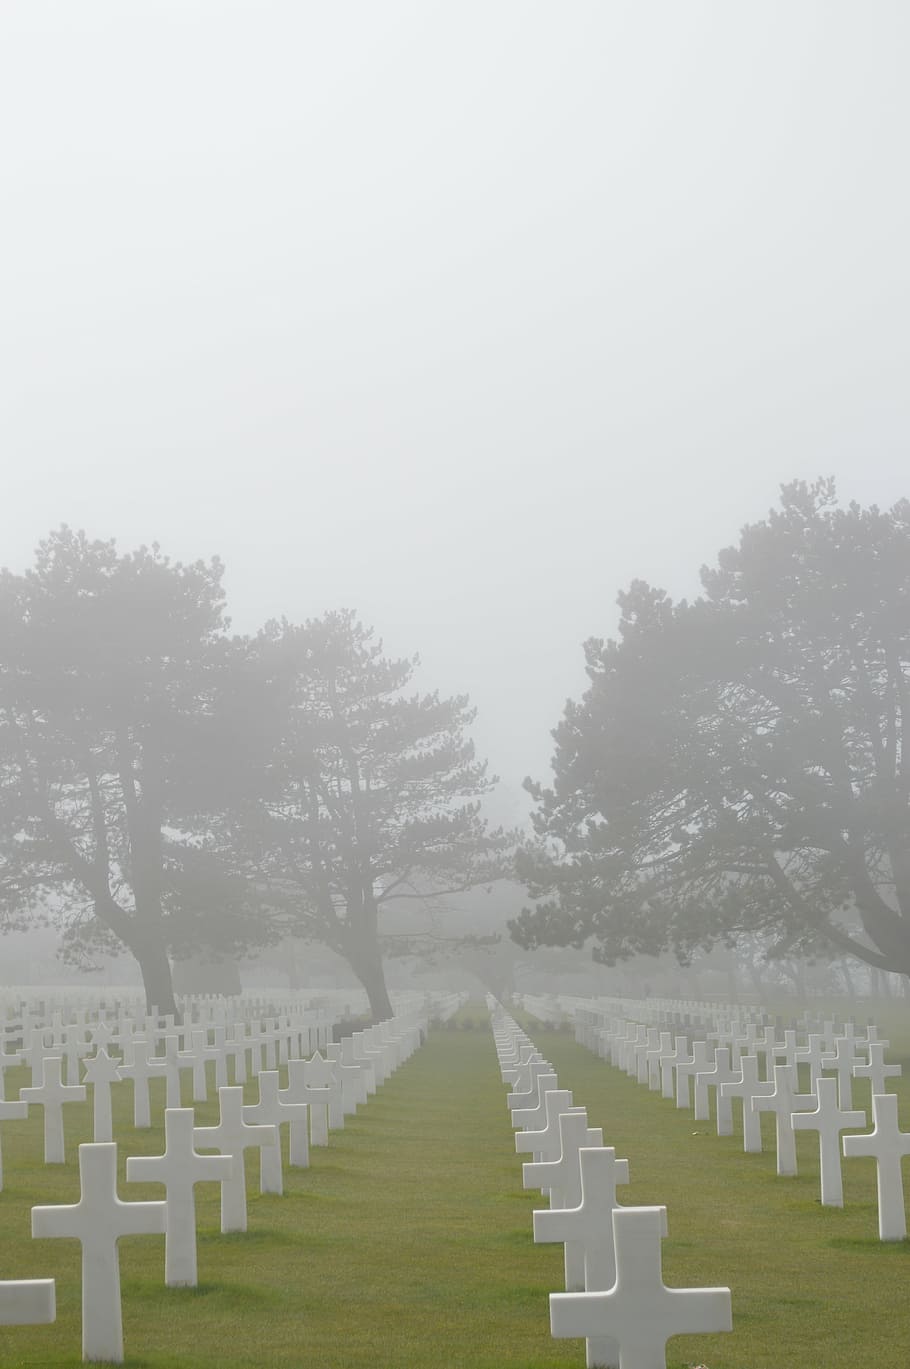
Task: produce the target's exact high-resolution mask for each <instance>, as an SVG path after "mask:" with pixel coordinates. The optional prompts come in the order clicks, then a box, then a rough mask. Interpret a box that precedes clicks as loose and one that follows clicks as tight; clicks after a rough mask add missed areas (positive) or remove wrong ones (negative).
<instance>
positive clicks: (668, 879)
mask: <svg viewBox="0 0 910 1369" xmlns="http://www.w3.org/2000/svg"><path fill="white" fill-rule="evenodd" d="M701 581H702V585H703V591H704V592H703V594H702V595H701V596H700V597H699V598H698V599H696V600H695V601H693V602H686V601H682V602H679V603H673V602H672V601H671V600H670V598H669V597H668V596H667V595H666V594H665V593H663V592H662V591H660V590H657V589H653V588H651V587H650V586H648V585H647V584H645V583H643V582H641V581H636V582H634V583H633V584H632V585H631V587H630V589H629V590H628V592H626V593H623V594H621V595H620V597H619V604H620V608H621V622H620V628H619V637H618V639H616V640H610V641H606V642H604V641H603V640H599V639H592V640H590V641H588V642H587V643H586V644H585V648H584V649H585V657H586V663H587V673H588V676H589V679H590V687H589V689H588V690H587V692H586V693H585V695H584V697H583V698H582V700H581V702H573V701H570V702H569V704H568V705H567V707H566V710H565V715H564V717H563V719H562V721H561V723H560V724H559V726H558V727H557V728H556V730H555V731H554V733H553V736H554V739H555V742H556V751H555V756H554V760H553V768H554V772H555V778H554V781H553V784H552V787H544V786H543V785H540V784H535V783H532V782H531V781H530V780H528V781H526V782H525V783H526V788H527V789H528V790H529V792H530V793H531V794H532V796H533V798H534V799H535V801H536V805H537V806H536V812H535V816H534V825H535V830H536V836H537V840H536V842H535V843H532V844H529V845H528V846H527V847H526V848H525V850H524V851H523V852H522V853H521V855H520V857H519V868H520V873H521V876H522V879H523V881H524V883H525V885H526V887H527V888H528V890H529V892H530V893H531V894H532V896H533V897H534V898H536V899H539V900H541V901H540V902H539V903H538V905H537V906H536V907H535V908H534V909H525V910H524V911H523V912H522V914H521V915H520V916H519V917H518V918H517V919H515V920H514V922H513V923H512V924H511V928H512V934H513V936H515V938H516V939H517V940H518V941H519V942H520V943H521V944H522V945H524V946H528V947H530V946H534V945H541V944H558V945H567V944H574V945H580V944H582V943H583V942H585V941H586V940H587V939H588V938H593V944H594V954H595V956H596V957H597V958H598V959H602V960H604V961H606V962H607V963H610V964H612V963H615V962H616V961H617V960H621V959H624V958H626V957H628V956H630V955H632V954H635V953H638V952H645V953H657V952H659V951H661V950H665V949H671V950H673V951H674V952H675V953H676V954H677V956H678V957H679V959H680V960H681V961H683V962H685V961H686V959H687V958H688V957H689V956H690V955H691V953H692V952H693V951H694V950H695V949H696V948H698V947H703V948H707V947H709V946H711V945H713V944H715V943H717V942H724V941H726V942H727V943H729V944H732V943H734V942H735V941H736V939H737V937H738V936H739V935H741V934H744V933H750V934H751V933H759V934H760V935H761V936H762V937H763V938H764V939H765V940H766V942H767V944H769V945H770V946H771V947H772V948H777V949H778V950H781V951H783V950H787V951H793V950H801V951H803V952H808V951H812V950H817V949H818V948H819V947H827V948H832V949H836V950H837V951H838V952H840V953H843V952H845V951H846V952H849V953H851V954H852V955H854V956H857V957H859V958H860V959H861V960H863V961H866V962H867V963H868V964H870V965H872V966H875V967H877V968H879V969H884V970H892V971H899V972H902V973H904V974H910V741H908V739H907V738H905V736H904V733H905V730H906V726H907V720H908V710H910V504H908V502H907V501H906V500H904V501H901V502H899V503H898V504H896V505H895V506H894V507H893V508H891V509H890V510H887V511H883V510H880V509H878V508H877V507H874V506H873V507H870V508H861V507H859V506H858V505H856V504H850V505H849V506H848V507H841V506H839V505H838V503H837V499H836V492H835V489H834V484H833V482H832V481H830V480H820V481H817V482H815V483H813V484H811V485H807V484H805V483H803V482H795V483H794V484H792V485H789V486H786V487H784V488H783V490H782V500H781V505H780V508H779V509H775V510H773V511H772V512H771V513H770V514H769V516H768V518H767V519H766V520H764V521H762V522H759V523H756V524H753V525H750V526H747V527H745V528H744V529H743V531H742V534H741V537H740V541H739V545H738V546H735V547H728V548H727V549H726V550H724V551H722V552H721V553H720V554H719V557H718V561H717V565H716V566H714V567H713V568H707V567H704V568H703V569H702V572H701Z"/></svg>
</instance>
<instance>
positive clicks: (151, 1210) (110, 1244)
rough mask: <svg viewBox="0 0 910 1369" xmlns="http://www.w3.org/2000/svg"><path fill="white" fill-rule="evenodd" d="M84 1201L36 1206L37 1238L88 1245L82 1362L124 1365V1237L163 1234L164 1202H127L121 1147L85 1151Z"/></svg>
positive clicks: (81, 1171) (108, 1143) (85, 1147)
mask: <svg viewBox="0 0 910 1369" xmlns="http://www.w3.org/2000/svg"><path fill="white" fill-rule="evenodd" d="M79 1179H80V1187H81V1196H80V1198H79V1201H78V1203H72V1204H63V1205H60V1206H55V1207H33V1208H32V1235H33V1236H36V1237H42V1236H72V1237H75V1239H76V1240H78V1241H80V1242H81V1244H82V1358H83V1359H87V1360H108V1361H111V1362H112V1363H114V1364H121V1363H122V1362H123V1319H122V1314H121V1309H120V1261H119V1258H118V1255H117V1241H118V1240H119V1238H120V1237H121V1236H135V1235H163V1234H164V1229H165V1205H164V1203H124V1202H121V1200H120V1199H119V1198H118V1197H117V1146H116V1143H115V1142H113V1141H103V1142H100V1143H98V1144H87V1145H81V1146H80V1147H79Z"/></svg>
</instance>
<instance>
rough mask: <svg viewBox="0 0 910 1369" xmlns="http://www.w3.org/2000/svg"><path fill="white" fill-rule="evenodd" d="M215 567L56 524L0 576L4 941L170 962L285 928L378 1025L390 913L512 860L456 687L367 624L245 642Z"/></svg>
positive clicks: (166, 991)
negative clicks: (336, 961)
mask: <svg viewBox="0 0 910 1369" xmlns="http://www.w3.org/2000/svg"><path fill="white" fill-rule="evenodd" d="M221 579H222V567H221V564H220V562H219V561H218V560H217V559H215V560H213V561H212V562H211V563H210V564H205V563H203V562H201V561H200V562H196V563H194V564H193V565H182V564H180V563H172V562H171V561H169V560H168V558H167V557H164V556H162V555H161V553H160V551H159V550H158V549H157V548H156V547H152V548H151V549H149V548H146V547H141V548H139V550H138V551H135V552H132V553H129V554H126V555H121V554H119V553H118V552H117V550H116V546H115V544H114V543H113V542H99V541H94V542H93V541H89V540H88V539H87V538H86V537H85V535H84V534H82V533H75V532H73V531H71V530H70V529H69V528H66V527H63V528H61V529H60V530H59V531H57V532H55V533H52V534H51V536H50V537H49V538H48V539H47V540H46V541H45V542H43V543H42V544H41V545H40V547H39V549H38V554H37V559H36V564H35V566H34V568H33V569H31V570H29V571H27V572H26V573H25V574H24V575H14V574H12V573H11V572H9V571H3V572H2V574H0V930H2V929H3V928H12V927H21V926H23V925H26V924H27V923H28V922H29V921H30V920H31V919H34V918H35V917H44V918H45V919H47V920H53V921H57V922H60V923H62V925H63V928H64V943H65V946H66V948H67V950H68V953H69V956H70V958H71V959H74V960H77V961H78V960H79V958H80V957H84V956H86V955H89V954H90V953H91V951H92V949H93V948H96V949H97V948H99V947H101V948H105V949H115V948H116V949H120V948H121V947H126V948H127V949H128V950H129V951H130V952H132V954H133V955H134V956H135V958H136V959H137V961H138V963H139V965H140V968H141V971H142V975H143V980H144V983H145V988H146V996H147V999H148V1002H149V1005H150V1006H151V1005H156V1006H157V1007H158V1008H159V1010H160V1011H162V1012H170V1011H173V1010H174V1007H175V1003H174V994H173V986H172V978H171V963H170V962H171V959H172V958H174V957H175V956H177V957H181V956H186V955H190V954H193V953H195V952H197V951H203V952H205V951H211V952H214V953H215V954H216V956H218V955H223V954H230V953H231V952H233V951H237V950H241V949H247V948H248V947H250V946H255V945H263V944H266V943H268V942H270V941H273V940H275V939H277V938H278V937H280V936H284V935H287V934H294V935H298V936H303V937H305V938H308V939H310V940H318V941H322V942H325V944H327V945H328V946H330V947H331V948H332V949H334V950H336V951H337V952H339V953H340V954H341V955H342V956H343V957H344V958H345V959H347V960H348V962H349V963H350V965H351V967H352V968H353V969H354V971H355V973H356V974H357V975H358V976H359V978H360V979H361V981H362V983H363V984H364V986H365V987H366V989H367V991H368V993H369V996H370V1002H371V1006H372V1009H373V1012H374V1015H375V1016H377V1017H387V1016H389V1015H390V1013H391V1006H390V1004H389V1000H388V994H387V992H386V987H385V979H384V975H383V969H382V955H381V946H380V940H379V913H380V910H381V908H382V906H383V904H384V903H385V902H386V901H387V900H388V899H390V898H392V897H394V898H397V899H402V898H409V897H424V896H426V895H427V894H429V895H438V894H440V893H444V892H450V891H453V890H461V889H467V888H470V887H473V886H474V885H477V884H479V883H485V882H488V881H490V880H492V879H496V878H498V877H500V876H501V875H502V874H503V873H504V872H505V870H506V869H507V868H508V860H507V852H508V849H509V841H510V839H509V837H508V836H507V834H505V833H503V832H502V831H501V830H496V831H491V830H490V829H489V828H488V825H487V823H486V821H485V820H484V818H483V817H482V815H481V812H480V800H481V798H482V796H483V794H484V793H486V792H487V790H488V789H489V788H490V786H491V785H492V783H493V781H492V780H491V779H490V778H488V777H487V774H486V767H485V766H484V765H483V764H482V763H480V762H478V761H477V760H475V757H474V750H473V744H472V743H471V741H470V740H469V739H468V737H467V735H466V729H467V727H468V726H469V725H470V723H471V721H472V720H473V716H474V713H473V710H472V709H471V707H470V706H469V703H468V700H467V698H466V697H465V696H461V695H458V696H455V697H453V698H441V697H440V696H439V695H438V694H435V693H434V694H423V695H421V694H416V693H410V694H408V693H406V690H407V687H408V685H409V682H410V680H411V677H412V674H413V671H414V668H415V665H416V658H410V659H405V660H397V661H396V660H390V659H388V658H386V657H385V656H383V654H382V644H381V642H378V641H376V640H374V638H373V634H372V631H371V630H369V629H367V628H364V627H363V626H362V625H361V624H360V623H358V622H357V621H356V619H355V617H354V615H353V614H352V613H349V612H341V613H329V614H327V615H326V616H325V617H324V618H321V619H315V620H313V621H310V622H308V623H306V624H304V625H303V626H300V627H297V626H294V625H292V624H289V623H287V622H280V623H279V622H273V623H270V624H269V625H268V626H267V627H266V628H265V629H264V630H263V631H262V632H261V633H260V634H259V635H258V637H256V638H254V639H250V638H237V637H230V636H229V635H228V632H227V628H228V622H227V620H226V619H225V617H224V595H223V591H222V586H221Z"/></svg>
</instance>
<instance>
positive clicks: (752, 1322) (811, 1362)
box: [0, 1009, 910, 1369]
mask: <svg viewBox="0 0 910 1369" xmlns="http://www.w3.org/2000/svg"><path fill="white" fill-rule="evenodd" d="M473 1016H474V1019H475V1021H478V1022H479V1021H480V1020H481V1018H482V1013H481V1011H480V1010H479V1009H474V1010H473ZM530 1033H531V1035H532V1036H533V1037H534V1039H535V1041H536V1042H537V1043H538V1045H539V1046H540V1048H541V1049H542V1050H543V1051H544V1052H545V1053H546V1054H547V1055H548V1056H549V1058H550V1059H551V1060H552V1061H553V1063H554V1065H555V1067H556V1069H557V1070H558V1072H559V1077H560V1084H561V1085H563V1086H565V1087H569V1088H573V1089H574V1090H575V1101H576V1102H577V1103H583V1104H584V1105H585V1106H586V1107H587V1108H588V1112H589V1117H590V1123H591V1125H597V1126H602V1127H603V1129H604V1140H605V1142H606V1143H607V1144H610V1145H615V1146H616V1147H617V1149H618V1152H619V1153H620V1154H622V1155H625V1156H627V1157H628V1159H629V1161H630V1171H631V1179H632V1182H631V1184H630V1185H629V1187H628V1188H627V1189H622V1190H620V1197H621V1198H622V1199H623V1200H624V1201H625V1202H627V1203H634V1202H641V1203H665V1204H666V1205H667V1208H668V1213H669V1224H670V1237H669V1239H668V1240H667V1241H665V1242H664V1273H665V1278H666V1280H667V1282H668V1283H669V1284H671V1285H672V1284H677V1285H680V1286H685V1285H700V1284H708V1285H716V1284H726V1285H729V1286H730V1287H731V1289H732V1290H733V1313H734V1333H733V1335H726V1336H700V1337H695V1336H693V1337H685V1338H681V1339H680V1340H679V1341H677V1342H671V1343H670V1349H669V1354H668V1363H669V1364H670V1365H671V1366H673V1369H682V1367H683V1366H689V1365H698V1364H704V1365H707V1366H709V1369H771V1366H773V1367H774V1369H781V1366H784V1365H785V1366H787V1369H838V1367H839V1366H846V1365H850V1369H862V1367H863V1366H875V1369H906V1366H907V1364H908V1360H910V1349H908V1347H910V1311H908V1299H907V1291H908V1278H910V1243H907V1242H904V1243H900V1244H897V1245H882V1244H881V1243H880V1242H879V1241H878V1238H877V1225H876V1215H875V1214H876V1209H875V1189H874V1182H875V1181H874V1166H873V1165H872V1162H871V1161H861V1160H854V1161H850V1162H849V1163H847V1164H845V1167H844V1173H845V1191H846V1199H847V1206H846V1208H845V1209H844V1210H843V1211H840V1210H828V1209H822V1208H821V1207H820V1204H819V1202H818V1183H817V1161H816V1160H815V1159H814V1156H813V1144H812V1141H813V1138H811V1137H808V1136H801V1137H800V1138H799V1153H800V1169H801V1173H800V1176H799V1178H796V1179H778V1178H776V1176H775V1174H774V1156H773V1147H772V1148H770V1149H769V1150H768V1151H767V1152H766V1153H765V1154H764V1155H761V1156H746V1155H743V1154H742V1151H741V1142H740V1141H739V1139H738V1138H737V1137H734V1138H724V1139H719V1138H717V1137H716V1136H715V1135H713V1134H712V1128H711V1126H710V1125H709V1124H707V1123H698V1124H695V1123H693V1121H692V1116H691V1113H684V1112H680V1111H677V1110H676V1109H675V1108H674V1107H673V1105H672V1104H671V1103H668V1102H665V1101H663V1100H661V1099H660V1098H659V1097H657V1095H655V1094H653V1093H649V1092H648V1091H647V1090H646V1089H643V1088H642V1087H641V1086H639V1085H637V1084H635V1083H634V1082H633V1081H632V1080H630V1079H629V1078H628V1077H627V1076H626V1075H625V1074H623V1073H621V1072H619V1071H617V1070H613V1069H611V1068H610V1067H609V1066H608V1065H606V1064H605V1063H604V1062H602V1061H600V1060H598V1059H597V1058H596V1057H594V1056H593V1055H591V1054H590V1053H589V1052H587V1051H585V1050H583V1049H582V1048H580V1047H578V1046H576V1045H575V1043H574V1041H572V1040H571V1037H569V1036H568V1035H566V1034H565V1033H559V1032H546V1031H544V1030H543V1029H542V1028H541V1029H538V1028H537V1027H536V1026H534V1025H533V1024H532V1025H531V1026H530ZM908 1073H910V1069H908ZM7 1082H8V1089H7V1096H8V1097H15V1096H16V1091H17V1087H18V1085H19V1084H21V1083H24V1082H27V1079H26V1072H25V1071H21V1072H20V1073H19V1075H18V1077H11V1074H8V1076H7ZM158 1087H159V1088H161V1089H162V1090H163V1085H162V1084H159V1085H158ZM903 1087H904V1089H905V1090H906V1087H907V1086H906V1085H904V1086H903ZM118 1094H119V1096H118ZM255 1094H256V1089H255V1085H253V1086H252V1087H249V1088H248V1095H249V1097H250V1099H251V1100H252V1099H253V1098H254V1097H255ZM857 1097H858V1099H859V1100H860V1102H861V1101H862V1100H863V1095H862V1093H861V1092H859V1091H858V1093H857ZM187 1101H188V1095H187ZM908 1103H910V1098H908V1096H907V1095H906V1092H905V1094H904V1097H903V1101H902V1125H903V1126H904V1128H905V1129H910V1117H908V1115H907V1114H908ZM90 1114H91V1104H90V1103H86V1104H84V1105H75V1106H71V1107H70V1108H69V1109H68V1110H67V1121H68V1126H67V1157H68V1163H67V1165H66V1166H45V1165H44V1164H43V1162H42V1158H41V1157H42V1153H43V1151H42V1139H41V1138H42V1117H41V1111H40V1109H38V1108H33V1109H32V1115H31V1117H30V1118H29V1120H28V1121H27V1122H9V1123H4V1124H3V1125H2V1128H0V1131H2V1143H3V1169H4V1190H3V1192H2V1194H0V1215H2V1231H3V1237H4V1239H3V1245H2V1252H3V1254H2V1267H0V1276H2V1277H6V1278H47V1277H55V1278H56V1279H57V1307H58V1319H57V1322H56V1324H55V1325H53V1326H49V1327H8V1328H0V1366H12V1365H47V1366H62V1365H77V1364H80V1363H81V1352H80V1277H79V1259H80V1255H79V1247H78V1245H77V1243H76V1242H75V1241H70V1240H40V1241H33V1240H32V1239H31V1237H30V1235H29V1232H30V1213H29V1209H30V1208H31V1206H32V1204H35V1203H53V1202H73V1201H75V1200H76V1199H77V1197H78V1170H77V1165H76V1146H77V1144H78V1142H79V1141H82V1140H89V1139H91V1138H90V1135H89V1131H90V1125H91V1123H90ZM131 1117H132V1090H131V1087H130V1086H125V1087H124V1088H122V1089H121V1090H116V1089H115V1135H116V1136H117V1137H118V1140H119V1142H120V1157H121V1183H120V1190H119V1191H120V1196H121V1198H124V1199H126V1198H158V1197H162V1196H163V1190H162V1189H161V1188H159V1187H157V1186H155V1185H150V1184H127V1183H126V1182H125V1180H123V1178H122V1175H123V1167H124V1162H125V1158H126V1156H127V1155H129V1154H143V1153H146V1154H155V1153H158V1152H160V1151H161V1150H162V1149H163V1136H162V1129H160V1128H155V1129H152V1130H150V1131H138V1132H137V1131H134V1130H133V1128H132V1125H131ZM216 1118H217V1106H216V1105H215V1104H214V1103H209V1104H205V1105H197V1120H198V1122H199V1123H200V1124H210V1123H212V1122H214V1121H215V1120H216ZM766 1120H770V1119H766ZM769 1135H770V1132H769ZM247 1172H248V1187H249V1192H250V1195H251V1197H250V1203H249V1231H248V1232H247V1233H245V1234H237V1235H232V1236H229V1237H223V1236H222V1235H221V1234H220V1231H219V1199H218V1188H217V1185H215V1184H201V1185H199V1186H198V1187H197V1189H196V1194H197V1212H198V1215H199V1277H200V1287H199V1288H198V1289H196V1290H189V1289H188V1290H169V1289H166V1288H165V1287H164V1243H163V1239H162V1238H160V1237H127V1238H125V1239H123V1240H122V1241H121V1277H122V1287H123V1320H124V1345H125V1350H126V1363H127V1364H128V1365H132V1366H134V1367H135V1369H139V1366H148V1367H149V1369H152V1367H154V1369H164V1367H165V1366H178V1365H187V1366H189V1365H198V1366H212V1369H214V1366H219V1369H220V1367H221V1366H251V1367H252V1366H256V1367H257V1369H267V1366H272V1365H274V1366H281V1365H288V1366H291V1365H293V1366H307V1365H308V1366H313V1369H367V1366H369V1369H418V1367H420V1369H435V1367H436V1366H439V1369H501V1367H502V1366H508V1365H513V1366H520V1369H559V1366H567V1365H572V1366H576V1367H577V1369H581V1366H583V1365H584V1346H583V1343H582V1342H581V1341H554V1340H552V1339H551V1337H550V1334H549V1316H548V1304H547V1295H548V1293H550V1292H552V1291H558V1290H560V1289H561V1288H562V1286H563V1284H562V1248H561V1247H556V1246H534V1245H533V1242H532V1240H531V1211H532V1209H533V1207H534V1206H535V1205H536V1206H539V1205H541V1201H542V1200H541V1199H540V1196H539V1195H537V1196H536V1198H535V1195H533V1194H529V1193H525V1192H524V1191H523V1190H522V1188H521V1157H519V1156H518V1155H516V1154H515V1151H514V1141H513V1134H512V1130H511V1127H510V1125H509V1120H508V1115H507V1112H506V1107H505V1089H504V1087H503V1085H502V1083H501V1082H500V1079H499V1073H498V1068H497V1065H496V1057H495V1052H494V1049H493V1041H492V1034H491V1032H490V1030H489V1028H488V1027H487V1026H484V1027H483V1028H482V1029H479V1030H444V1029H443V1030H439V1031H434V1032H433V1033H431V1036H430V1039H429V1042H428V1043H427V1045H426V1046H425V1047H424V1048H423V1049H422V1050H420V1051H419V1052H417V1054H416V1055H414V1056H413V1057H412V1058H411V1060H410V1061H408V1062H407V1064H405V1065H404V1066H403V1067H402V1068H401V1069H400V1070H399V1071H398V1072H397V1073H396V1074H395V1075H394V1077H393V1078H392V1079H391V1080H390V1081H389V1082H388V1083H387V1084H385V1085H384V1086H383V1087H382V1088H381V1089H380V1090H379V1092H378V1093H377V1094H376V1096H375V1097H373V1098H371V1099H370V1101H369V1103H368V1104H367V1105H366V1106H365V1107H361V1108H360V1110H359V1113H358V1116H357V1117H356V1118H355V1119H350V1118H349V1119H348V1120H347V1125H346V1127H345V1129H344V1131H342V1132H333V1133H332V1137H331V1144H330V1146H329V1147H328V1148H316V1149H314V1150H313V1152H312V1164H311V1167H310V1168H309V1169H308V1170H291V1169H287V1168H286V1170H285V1188H286V1196H285V1197H283V1198H277V1197H271V1196H267V1197H261V1196H260V1195H259V1194H258V1166H257V1163H256V1161H255V1160H253V1159H251V1158H248V1161H247Z"/></svg>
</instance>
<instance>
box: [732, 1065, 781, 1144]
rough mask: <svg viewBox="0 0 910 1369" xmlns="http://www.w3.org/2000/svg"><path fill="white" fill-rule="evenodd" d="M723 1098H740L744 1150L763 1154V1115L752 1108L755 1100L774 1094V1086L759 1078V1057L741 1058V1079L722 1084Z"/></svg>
mask: <svg viewBox="0 0 910 1369" xmlns="http://www.w3.org/2000/svg"><path fill="white" fill-rule="evenodd" d="M720 1091H721V1096H722V1097H723V1098H729V1099H731V1100H732V1099H734V1098H740V1099H741V1100H742V1105H743V1150H744V1151H745V1153H746V1154H749V1155H757V1154H759V1153H760V1152H761V1148H762V1143H761V1114H760V1113H758V1112H755V1111H754V1109H753V1107H752V1099H753V1098H767V1097H768V1096H769V1095H770V1094H772V1093H773V1092H774V1085H773V1084H772V1083H770V1082H769V1081H768V1080H767V1079H759V1077H758V1056H757V1055H741V1056H740V1057H739V1078H738V1079H735V1080H733V1081H732V1083H726V1084H721V1086H720Z"/></svg>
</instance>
